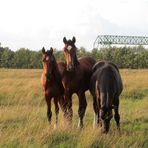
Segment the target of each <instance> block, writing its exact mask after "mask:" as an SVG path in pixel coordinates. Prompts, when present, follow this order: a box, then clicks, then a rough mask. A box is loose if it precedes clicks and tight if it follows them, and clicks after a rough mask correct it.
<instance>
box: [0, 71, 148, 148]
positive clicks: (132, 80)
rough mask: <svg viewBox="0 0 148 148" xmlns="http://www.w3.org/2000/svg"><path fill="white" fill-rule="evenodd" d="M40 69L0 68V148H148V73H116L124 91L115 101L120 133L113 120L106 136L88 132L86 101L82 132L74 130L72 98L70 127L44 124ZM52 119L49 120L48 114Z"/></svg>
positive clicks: (90, 111) (90, 116) (89, 114)
mask: <svg viewBox="0 0 148 148" xmlns="http://www.w3.org/2000/svg"><path fill="white" fill-rule="evenodd" d="M41 72H42V70H27V69H22V70H15V69H14V70H13V69H0V147H50V148H51V147H57V148H58V147H62V148H63V147H70V148H71V147H79V148H82V147H105V148H106V147H117V148H118V147H119V148H122V147H125V148H126V147H133V148H135V147H145V148H146V147H148V70H121V75H122V79H123V83H124V91H123V93H122V96H121V99H120V114H121V131H120V133H119V132H118V131H117V130H116V125H115V122H114V120H113V119H112V122H111V129H110V132H109V133H108V134H107V135H102V134H101V132H100V128H97V129H93V128H92V122H93V108H92V97H91V95H90V94H89V92H87V101H88V107H87V110H86V115H85V119H84V124H85V125H84V129H82V130H79V129H77V123H78V113H77V110H78V99H77V97H76V95H74V96H73V110H74V117H73V126H72V128H69V127H64V126H63V123H62V119H63V115H62V112H61V111H60V117H59V127H58V129H57V130H54V129H53V123H52V124H51V125H49V124H48V121H47V117H46V103H45V101H44V98H43V94H42V91H41V85H40V76H41ZM52 110H53V117H52V120H54V119H55V115H54V109H53V108H52Z"/></svg>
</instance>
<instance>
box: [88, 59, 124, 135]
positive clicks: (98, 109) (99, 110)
mask: <svg viewBox="0 0 148 148" xmlns="http://www.w3.org/2000/svg"><path fill="white" fill-rule="evenodd" d="M93 71H94V73H93V75H92V77H91V81H90V90H91V94H92V96H93V107H94V112H95V114H94V126H96V125H98V124H99V120H100V119H101V123H102V132H103V133H107V132H108V131H109V126H110V120H111V118H112V116H113V115H112V109H114V112H115V115H114V118H115V121H116V124H117V128H118V129H119V128H120V115H119V112H118V108H119V96H120V94H121V92H122V89H123V86H122V80H121V76H120V73H119V70H118V67H117V66H116V65H115V64H114V63H112V62H109V61H101V62H98V63H96V64H95V65H94V67H93Z"/></svg>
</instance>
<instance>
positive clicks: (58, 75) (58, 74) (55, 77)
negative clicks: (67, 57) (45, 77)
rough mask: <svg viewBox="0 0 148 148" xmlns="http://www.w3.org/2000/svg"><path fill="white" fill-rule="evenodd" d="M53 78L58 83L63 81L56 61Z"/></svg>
mask: <svg viewBox="0 0 148 148" xmlns="http://www.w3.org/2000/svg"><path fill="white" fill-rule="evenodd" d="M53 76H54V79H55V80H56V81H57V82H59V81H61V74H60V71H59V68H58V64H57V62H56V60H55V63H54V66H53Z"/></svg>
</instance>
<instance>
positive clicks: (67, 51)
mask: <svg viewBox="0 0 148 148" xmlns="http://www.w3.org/2000/svg"><path fill="white" fill-rule="evenodd" d="M63 42H64V44H65V46H64V56H65V60H66V66H67V71H74V69H75V67H76V66H77V65H78V59H77V47H76V46H75V42H76V39H75V37H73V38H72V40H67V39H66V37H64V38H63Z"/></svg>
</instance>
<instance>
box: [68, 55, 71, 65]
mask: <svg viewBox="0 0 148 148" xmlns="http://www.w3.org/2000/svg"><path fill="white" fill-rule="evenodd" d="M68 58H69V63H70V62H71V56H70V54H68Z"/></svg>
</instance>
